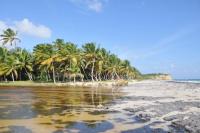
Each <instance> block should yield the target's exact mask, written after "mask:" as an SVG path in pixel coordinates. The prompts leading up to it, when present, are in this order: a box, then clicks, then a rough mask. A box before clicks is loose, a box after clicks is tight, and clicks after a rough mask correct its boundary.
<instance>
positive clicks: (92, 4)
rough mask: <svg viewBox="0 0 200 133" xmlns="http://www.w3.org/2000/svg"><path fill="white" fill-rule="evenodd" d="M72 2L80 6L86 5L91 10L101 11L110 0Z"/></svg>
mask: <svg viewBox="0 0 200 133" xmlns="http://www.w3.org/2000/svg"><path fill="white" fill-rule="evenodd" d="M70 1H71V2H72V3H74V4H76V5H79V6H86V7H87V8H88V9H89V10H92V11H95V12H101V11H102V9H103V6H104V4H105V3H106V2H107V1H108V0H70Z"/></svg>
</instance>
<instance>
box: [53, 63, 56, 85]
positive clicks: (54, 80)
mask: <svg viewBox="0 0 200 133" xmlns="http://www.w3.org/2000/svg"><path fill="white" fill-rule="evenodd" d="M53 82H54V84H55V83H56V76H55V69H54V66H53Z"/></svg>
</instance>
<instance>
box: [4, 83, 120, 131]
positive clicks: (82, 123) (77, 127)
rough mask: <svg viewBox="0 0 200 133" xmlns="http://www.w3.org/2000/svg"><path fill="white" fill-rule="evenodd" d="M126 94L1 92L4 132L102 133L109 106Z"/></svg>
mask: <svg viewBox="0 0 200 133" xmlns="http://www.w3.org/2000/svg"><path fill="white" fill-rule="evenodd" d="M121 95H122V93H120V92H118V93H115V94H114V93H112V90H109V89H104V88H98V89H97V88H96V89H91V88H12V87H10V88H8V87H6V88H0V132H24V131H25V132H38V131H40V132H61V131H62V132H68V131H69V130H70V131H71V130H72V131H75V132H81V131H82V130H84V131H94V132H102V131H106V130H108V129H110V128H113V126H112V124H111V123H110V122H108V121H105V120H106V119H107V118H106V117H107V115H104V114H101V113H100V114H99V113H97V112H95V111H94V109H96V108H98V107H101V106H108V105H109V104H110V103H111V102H112V100H113V99H115V98H118V97H120V96H121Z"/></svg>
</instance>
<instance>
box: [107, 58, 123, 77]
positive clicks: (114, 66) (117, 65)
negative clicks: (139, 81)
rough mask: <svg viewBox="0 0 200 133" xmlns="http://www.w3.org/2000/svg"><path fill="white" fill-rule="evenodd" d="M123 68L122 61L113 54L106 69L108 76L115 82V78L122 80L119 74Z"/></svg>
mask: <svg viewBox="0 0 200 133" xmlns="http://www.w3.org/2000/svg"><path fill="white" fill-rule="evenodd" d="M121 68H122V63H121V60H120V59H119V58H118V57H117V56H116V55H114V54H111V55H110V56H109V64H108V66H107V68H106V70H107V72H108V74H110V75H111V79H112V80H113V79H114V78H115V77H117V79H120V76H119V72H120V69H121Z"/></svg>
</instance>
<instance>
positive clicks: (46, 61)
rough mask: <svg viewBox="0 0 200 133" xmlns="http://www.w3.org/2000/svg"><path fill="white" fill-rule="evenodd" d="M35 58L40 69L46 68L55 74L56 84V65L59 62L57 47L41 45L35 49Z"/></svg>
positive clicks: (54, 80)
mask: <svg viewBox="0 0 200 133" xmlns="http://www.w3.org/2000/svg"><path fill="white" fill-rule="evenodd" d="M33 54H34V57H35V60H36V64H39V66H40V68H42V67H46V68H47V69H48V70H50V71H52V73H53V82H54V83H56V78H55V77H56V75H55V63H56V60H57V57H58V55H57V53H56V51H55V47H54V46H53V45H51V44H39V45H37V46H36V47H34V53H33Z"/></svg>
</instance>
